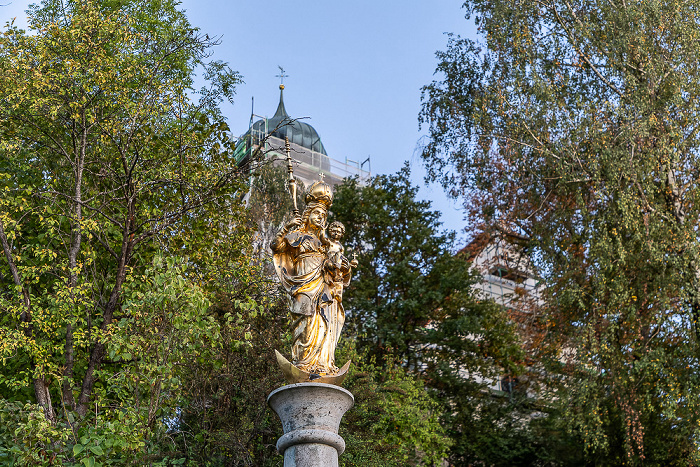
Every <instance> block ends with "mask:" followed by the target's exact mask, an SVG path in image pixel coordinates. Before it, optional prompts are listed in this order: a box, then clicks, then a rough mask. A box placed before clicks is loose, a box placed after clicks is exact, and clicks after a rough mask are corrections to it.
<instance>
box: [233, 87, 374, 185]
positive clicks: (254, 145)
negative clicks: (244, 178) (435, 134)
mask: <svg viewBox="0 0 700 467" xmlns="http://www.w3.org/2000/svg"><path fill="white" fill-rule="evenodd" d="M279 88H280V101H279V104H278V105H277V111H276V112H275V114H274V115H273V116H272V118H266V117H260V116H258V115H255V114H252V115H251V117H250V121H251V125H250V128H249V129H248V132H246V134H245V135H243V136H242V137H241V138H240V140H239V143H238V145H237V147H236V152H235V157H236V162H237V163H238V165H239V166H240V165H245V164H248V163H250V162H251V161H252V160H254V159H258V158H265V159H272V160H273V161H280V162H279V163H282V162H284V161H285V160H286V155H285V147H284V140H285V137H286V138H289V143H290V148H291V156H292V159H293V160H294V162H295V164H294V175H295V177H297V178H299V179H300V180H301V181H303V182H304V184H305V185H306V186H309V185H310V184H311V183H313V182H314V181H316V180H318V179H319V176H320V175H319V174H323V177H324V180H325V181H326V182H327V183H328V184H330V185H331V186H335V185H337V184H339V183H341V182H342V181H343V179H344V178H346V177H355V176H357V177H359V179H360V182H361V183H362V182H363V181H365V180H367V179H368V178H369V176H370V165H369V157H368V158H367V159H365V160H364V161H363V162H362V163H360V162H356V161H353V160H350V159H347V158H345V159H344V160H338V159H334V158H331V157H329V156H328V154H327V153H326V148H325V147H324V146H323V143H322V142H321V137H320V136H319V134H318V132H316V129H315V128H314V127H312V126H311V125H309V124H308V123H306V122H304V121H303V120H301V119H296V118H293V117H291V116H290V115H289V114H288V113H287V109H285V107H284V84H280V87H279ZM256 117H258V120H257V121H255V122H254V120H255V118H256ZM273 163H276V162H273Z"/></svg>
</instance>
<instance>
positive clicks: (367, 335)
mask: <svg viewBox="0 0 700 467" xmlns="http://www.w3.org/2000/svg"><path fill="white" fill-rule="evenodd" d="M409 175H410V174H409V170H408V168H407V167H406V168H404V169H403V170H402V171H400V172H399V173H397V174H395V175H390V176H378V177H375V178H374V179H372V181H371V182H370V183H369V184H368V185H367V186H362V187H360V186H358V185H357V183H356V182H355V181H352V180H350V181H347V182H346V183H345V184H344V185H341V186H340V187H338V188H337V191H336V196H335V201H334V205H333V213H334V216H335V218H336V219H338V220H341V221H342V222H343V223H344V224H345V225H346V228H347V233H346V243H347V245H348V253H347V254H349V252H350V251H352V252H355V253H359V258H358V259H359V266H358V268H357V271H356V273H355V275H354V277H353V280H352V282H351V286H350V287H349V288H348V289H347V291H346V294H345V303H346V309H347V312H348V317H349V318H348V323H349V324H348V327H349V329H350V333H351V335H356V336H357V342H358V346H359V347H360V348H361V349H362V351H364V352H367V354H368V355H370V356H371V357H370V358H374V359H376V361H377V362H386V363H387V364H388V365H389V367H391V366H394V365H397V363H399V362H400V365H401V366H403V367H404V368H405V369H406V370H408V371H410V374H411V375H416V376H420V377H421V378H422V380H423V381H424V382H425V384H426V386H427V388H428V390H429V391H430V392H431V394H433V395H434V396H435V397H436V399H437V400H438V401H439V402H440V404H439V407H438V408H437V409H435V408H434V409H432V410H437V413H439V419H440V422H441V423H442V426H443V427H444V429H445V430H446V434H447V435H449V437H450V438H451V442H450V444H451V446H450V449H449V451H448V453H447V454H446V455H445V457H446V458H447V459H449V460H450V461H451V462H454V463H455V464H467V463H480V462H481V463H485V465H488V464H489V463H495V464H496V465H527V462H528V461H526V460H525V459H529V460H530V461H532V460H533V459H536V460H537V461H544V460H546V459H547V455H546V454H545V451H546V450H545V449H544V448H543V447H542V446H543V445H545V444H548V438H551V434H549V433H548V434H544V433H543V431H542V430H539V431H537V429H536V427H535V426H534V425H533V424H531V423H528V422H527V420H529V417H530V415H531V414H532V413H533V412H534V411H537V410H538V408H536V407H533V401H532V400H530V399H528V398H527V397H524V396H523V397H522V401H520V402H518V403H514V401H513V399H512V398H508V397H502V396H497V395H495V394H494V392H493V391H492V390H490V389H488V385H489V384H490V382H493V381H496V380H497V379H498V378H500V377H502V376H503V375H504V374H507V375H510V376H512V377H517V376H520V375H522V376H523V377H525V368H524V359H525V356H524V354H523V349H522V347H521V344H520V340H519V338H518V337H516V328H515V325H514V323H513V322H512V321H511V319H510V317H509V315H508V314H507V312H506V310H504V309H503V308H502V307H499V306H496V305H495V304H494V303H493V302H490V301H487V300H484V299H482V298H481V297H480V296H479V295H478V293H477V292H476V291H475V290H474V285H475V283H476V281H477V280H478V279H479V278H478V276H476V275H475V274H474V272H473V271H472V270H471V269H470V268H471V266H470V258H468V257H467V255H466V254H455V253H454V252H453V251H452V249H453V247H454V245H453V242H454V234H451V233H445V232H440V231H439V223H438V221H437V219H438V213H437V212H434V211H430V210H429V207H430V205H429V203H427V202H424V201H418V200H416V192H417V188H416V187H413V186H411V183H410V181H409ZM386 371H388V370H386ZM404 371H405V370H404ZM530 376H532V375H530ZM476 427H478V429H477V428H476ZM560 431H561V430H559V432H560ZM538 443H539V444H538ZM549 444H554V443H549ZM438 459H440V457H439V456H437V457H434V458H431V460H430V462H437V460H438ZM532 462H534V461H532ZM518 463H520V464H518Z"/></svg>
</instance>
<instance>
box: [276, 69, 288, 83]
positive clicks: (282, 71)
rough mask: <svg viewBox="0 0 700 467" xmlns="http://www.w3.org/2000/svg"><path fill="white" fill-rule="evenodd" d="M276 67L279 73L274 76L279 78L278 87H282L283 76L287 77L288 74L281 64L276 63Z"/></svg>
mask: <svg viewBox="0 0 700 467" xmlns="http://www.w3.org/2000/svg"><path fill="white" fill-rule="evenodd" d="M277 68H279V69H280V74H279V75H275V76H276V77H277V78H279V79H280V89H284V78H289V75H288V74H285V72H284V68H282V67H281V66H279V65H277Z"/></svg>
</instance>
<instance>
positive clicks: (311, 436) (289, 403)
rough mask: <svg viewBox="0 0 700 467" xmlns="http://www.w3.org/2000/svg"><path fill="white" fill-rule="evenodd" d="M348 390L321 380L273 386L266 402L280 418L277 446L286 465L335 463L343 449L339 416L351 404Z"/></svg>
mask: <svg viewBox="0 0 700 467" xmlns="http://www.w3.org/2000/svg"><path fill="white" fill-rule="evenodd" d="M354 402H355V398H354V397H353V395H352V394H351V393H350V391H348V390H346V389H343V388H341V387H339V386H334V385H332V384H324V383H297V384H289V385H287V386H282V387H281V388H279V389H275V390H274V391H272V392H271V393H270V395H269V396H268V397H267V403H268V404H269V405H270V407H271V408H272V410H274V411H275V413H277V415H278V416H279V417H280V420H281V421H282V428H283V430H284V435H283V436H282V437H281V438H280V439H279V440H278V441H277V450H278V451H279V452H280V454H282V455H284V465H285V467H335V466H337V465H338V456H339V455H340V454H342V453H343V451H345V441H343V438H341V437H340V436H339V435H338V427H339V426H340V420H341V418H343V415H344V414H345V412H347V411H348V409H350V407H352V406H353V404H354Z"/></svg>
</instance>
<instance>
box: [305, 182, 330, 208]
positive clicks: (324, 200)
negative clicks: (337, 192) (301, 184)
mask: <svg viewBox="0 0 700 467" xmlns="http://www.w3.org/2000/svg"><path fill="white" fill-rule="evenodd" d="M305 201H306V204H307V205H308V204H309V203H321V204H324V205H325V206H326V207H327V208H329V207H331V204H333V189H332V188H331V186H330V185H329V184H328V183H326V182H323V181H318V182H314V183H313V184H312V185H311V186H310V187H309V190H308V191H307V192H306V198H305Z"/></svg>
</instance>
